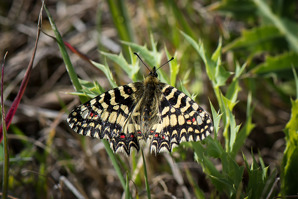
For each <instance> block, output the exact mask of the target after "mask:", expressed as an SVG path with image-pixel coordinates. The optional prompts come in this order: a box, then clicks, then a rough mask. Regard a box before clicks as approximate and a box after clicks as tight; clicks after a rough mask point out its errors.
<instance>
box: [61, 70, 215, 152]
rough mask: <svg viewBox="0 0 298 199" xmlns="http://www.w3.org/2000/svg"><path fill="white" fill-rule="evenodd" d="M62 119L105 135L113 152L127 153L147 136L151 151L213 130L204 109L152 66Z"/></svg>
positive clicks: (89, 132) (169, 148)
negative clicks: (134, 79)
mask: <svg viewBox="0 0 298 199" xmlns="http://www.w3.org/2000/svg"><path fill="white" fill-rule="evenodd" d="M67 121H68V123H69V125H70V127H71V128H72V129H73V130H74V131H75V132H77V133H79V134H82V135H85V136H91V137H96V138H100V139H107V140H109V142H110V145H111V148H112V149H113V151H114V152H119V151H123V152H125V153H126V154H128V155H129V154H130V151H131V148H135V149H136V150H139V149H140V147H141V146H142V145H143V144H144V143H146V141H147V140H148V141H149V142H150V149H151V152H155V153H156V152H161V151H172V149H173V148H174V147H175V146H177V145H179V144H180V143H181V142H185V141H198V140H202V139H204V138H205V137H206V136H207V135H209V134H210V133H211V132H212V130H213V126H212V122H211V119H210V117H209V115H208V114H207V112H205V111H204V110H203V109H202V108H201V107H200V106H199V105H197V104H196V103H195V102H194V101H193V100H192V99H191V98H190V97H188V96H187V95H185V94H184V93H183V92H181V91H179V90H178V89H176V88H174V87H172V86H170V85H168V84H165V83H162V82H160V81H159V79H158V78H157V73H156V69H155V67H154V68H153V70H152V71H151V72H150V74H149V75H148V76H147V77H146V78H145V79H144V81H143V82H135V83H130V84H127V85H124V86H120V87H118V88H114V89H112V90H109V91H107V92H105V93H103V94H101V95H99V96H97V97H95V98H94V99H91V100H90V101H89V102H87V103H85V104H83V105H80V106H78V107H77V108H75V109H74V110H73V111H72V112H71V113H70V115H69V117H68V119H67Z"/></svg>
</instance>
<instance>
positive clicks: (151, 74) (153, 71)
mask: <svg viewBox="0 0 298 199" xmlns="http://www.w3.org/2000/svg"><path fill="white" fill-rule="evenodd" d="M156 71H157V70H156V67H155V66H154V67H153V69H152V70H151V71H150V73H149V76H152V77H156V78H157V77H158V74H157V72H156Z"/></svg>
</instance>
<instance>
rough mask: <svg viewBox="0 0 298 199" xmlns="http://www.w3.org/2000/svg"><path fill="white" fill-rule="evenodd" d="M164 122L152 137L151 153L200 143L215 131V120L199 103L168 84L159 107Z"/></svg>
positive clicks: (163, 89)
mask: <svg viewBox="0 0 298 199" xmlns="http://www.w3.org/2000/svg"><path fill="white" fill-rule="evenodd" d="M159 115H160V122H159V124H158V125H157V126H159V128H157V129H159V130H158V131H155V134H154V135H153V136H152V141H151V151H154V152H161V151H172V149H173V148H174V147H175V146H177V145H179V144H180V143H181V142H186V141H199V140H202V139H204V138H205V137H206V136H207V135H209V134H210V133H211V131H212V129H213V126H212V122H211V119H210V117H209V115H208V114H207V112H205V111H204V110H203V109H202V108H201V107H200V106H199V105H198V104H197V103H196V102H194V101H193V100H192V99H191V98H190V97H188V96H187V95H186V94H184V93H183V92H181V91H179V90H178V89H176V88H174V87H172V86H170V85H167V84H164V87H163V88H162V96H161V98H160V104H159Z"/></svg>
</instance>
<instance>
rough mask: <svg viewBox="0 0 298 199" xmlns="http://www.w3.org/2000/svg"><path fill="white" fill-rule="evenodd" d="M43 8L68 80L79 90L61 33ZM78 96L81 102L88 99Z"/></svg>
mask: <svg viewBox="0 0 298 199" xmlns="http://www.w3.org/2000/svg"><path fill="white" fill-rule="evenodd" d="M44 9H45V11H46V13H47V15H48V19H49V22H50V24H51V26H52V29H53V31H54V33H55V36H56V41H57V43H58V46H59V49H60V52H61V55H62V58H63V61H64V63H65V66H66V69H67V72H68V75H69V77H70V80H71V82H72V84H73V85H74V87H75V89H76V90H77V91H80V90H82V86H81V84H80V82H79V79H78V76H77V74H76V72H75V70H74V68H73V66H72V63H71V61H70V58H69V56H68V53H67V50H66V47H65V45H64V42H63V40H62V37H61V35H60V33H59V31H58V29H57V27H56V24H55V22H54V21H53V19H52V16H51V14H50V12H49V11H48V9H47V7H46V5H44ZM79 98H80V100H81V102H86V101H88V98H87V97H85V96H79Z"/></svg>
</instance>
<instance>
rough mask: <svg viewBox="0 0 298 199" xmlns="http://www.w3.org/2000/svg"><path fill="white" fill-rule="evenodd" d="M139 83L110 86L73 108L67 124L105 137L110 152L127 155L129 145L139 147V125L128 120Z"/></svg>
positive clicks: (78, 131)
mask: <svg viewBox="0 0 298 199" xmlns="http://www.w3.org/2000/svg"><path fill="white" fill-rule="evenodd" d="M139 84H142V83H140V82H136V83H130V84H127V85H124V86H120V87H118V88H114V89H112V90H109V91H107V92H105V93H103V94H101V95H99V96H97V97H96V98H94V99H92V100H90V101H88V102H86V103H85V104H82V105H80V106H78V107H76V108H75V109H74V110H73V111H72V112H71V113H70V114H69V117H68V119H67V122H68V123H69V126H70V127H71V128H72V129H73V130H74V131H75V132H77V133H79V134H81V135H84V136H90V137H95V138H100V139H107V140H108V141H109V142H110V145H111V148H112V149H113V151H114V152H118V151H125V152H126V153H127V154H130V149H131V147H134V148H135V149H136V150H139V148H140V146H139V142H138V137H137V136H138V135H137V133H138V132H139V129H140V126H139V125H138V124H136V123H135V122H133V121H132V120H131V114H132V113H133V112H134V108H135V105H136V100H135V99H134V94H135V92H136V91H137V86H138V85H139Z"/></svg>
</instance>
